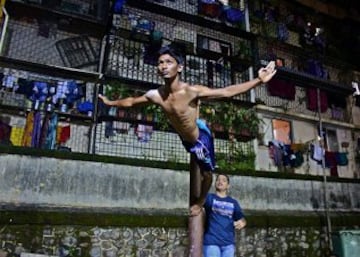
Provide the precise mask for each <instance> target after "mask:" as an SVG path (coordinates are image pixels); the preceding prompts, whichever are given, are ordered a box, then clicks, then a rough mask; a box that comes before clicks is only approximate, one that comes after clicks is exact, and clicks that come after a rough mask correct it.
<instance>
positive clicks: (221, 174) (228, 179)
mask: <svg viewBox="0 0 360 257" xmlns="http://www.w3.org/2000/svg"><path fill="white" fill-rule="evenodd" d="M219 176H224V177H226V179H227V181H228V184H230V177H229V176H228V175H226V174H224V173H218V174H217V175H216V179H217V178H218V177H219Z"/></svg>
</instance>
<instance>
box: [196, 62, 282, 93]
mask: <svg viewBox="0 0 360 257" xmlns="http://www.w3.org/2000/svg"><path fill="white" fill-rule="evenodd" d="M275 73H276V69H275V62H274V61H271V62H269V64H268V65H267V66H266V67H264V68H261V69H259V71H258V77H257V78H255V79H252V80H249V81H247V82H244V83H240V84H235V85H230V86H227V87H223V88H216V89H212V88H207V87H198V97H199V98H208V99H211V98H212V99H215V98H223V97H233V96H235V95H239V94H242V93H244V92H246V91H248V90H250V89H252V88H254V87H256V86H258V85H260V84H261V83H266V82H268V81H269V80H270V79H271V78H272V77H273V76H274V75H275Z"/></svg>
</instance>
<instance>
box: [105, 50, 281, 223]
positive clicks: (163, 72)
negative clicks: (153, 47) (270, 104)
mask: <svg viewBox="0 0 360 257" xmlns="http://www.w3.org/2000/svg"><path fill="white" fill-rule="evenodd" d="M183 68H184V60H183V58H182V56H181V54H180V53H178V52H177V51H176V50H175V49H174V48H172V47H170V46H164V47H162V48H161V49H160V51H159V58H158V66H157V69H158V74H159V76H161V77H162V78H163V79H164V82H165V84H164V85H162V86H160V87H159V88H158V89H152V90H149V91H148V92H146V93H145V94H144V95H142V96H138V97H127V98H124V99H118V100H113V101H111V100H109V99H107V98H106V97H105V96H103V95H99V98H100V99H101V100H103V102H104V103H105V104H106V105H109V106H118V107H123V108H124V107H133V106H136V105H146V104H157V105H159V106H160V107H161V108H162V109H163V111H164V113H165V115H166V117H167V118H168V119H169V122H170V124H171V125H172V127H173V128H174V129H175V130H176V132H177V133H178V134H179V136H180V138H181V140H182V142H183V145H184V147H185V148H186V150H187V151H188V152H190V153H191V154H193V155H194V157H195V159H196V161H197V164H198V165H199V167H200V170H201V174H202V184H201V193H200V196H199V198H198V199H197V201H196V203H195V204H194V205H192V206H191V207H190V215H192V216H195V215H199V214H200V213H201V210H202V206H203V204H204V202H205V199H206V195H207V193H208V191H209V189H210V187H211V183H212V171H214V169H215V160H214V143H213V138H212V135H211V132H210V130H209V129H208V128H207V127H206V124H205V123H204V122H202V121H201V120H199V119H198V113H199V112H198V109H199V106H200V100H201V99H216V98H230V97H233V96H235V95H238V94H241V93H244V92H246V91H248V90H250V89H252V88H254V87H256V86H258V85H260V84H261V83H265V82H268V81H269V80H270V79H271V78H272V77H273V76H274V75H275V73H276V70H275V63H274V62H270V63H269V64H268V65H267V66H266V67H265V68H260V69H259V71H258V77H257V78H255V79H252V80H250V81H247V82H244V83H241V84H235V85H230V86H227V87H224V88H216V89H215V88H214V89H213V88H208V87H206V86H203V85H190V84H188V83H186V82H183V81H181V80H180V73H181V72H182V70H183Z"/></svg>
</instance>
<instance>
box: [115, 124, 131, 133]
mask: <svg viewBox="0 0 360 257" xmlns="http://www.w3.org/2000/svg"><path fill="white" fill-rule="evenodd" d="M113 129H114V130H115V131H116V133H121V134H128V132H129V129H130V123H127V122H121V121H114V125H113Z"/></svg>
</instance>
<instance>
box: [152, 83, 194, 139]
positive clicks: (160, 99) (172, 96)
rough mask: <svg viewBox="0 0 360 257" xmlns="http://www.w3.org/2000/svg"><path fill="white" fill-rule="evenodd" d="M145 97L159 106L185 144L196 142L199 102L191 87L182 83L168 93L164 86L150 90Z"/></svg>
mask: <svg viewBox="0 0 360 257" xmlns="http://www.w3.org/2000/svg"><path fill="white" fill-rule="evenodd" d="M147 97H148V98H149V99H150V100H151V101H152V102H154V103H155V104H158V105H159V106H161V107H162V108H163V110H164V112H165V114H166V116H167V118H168V119H169V121H170V124H171V125H172V126H173V128H174V129H175V130H176V132H177V133H178V134H179V135H180V137H181V138H182V139H183V140H184V141H187V142H191V143H194V142H196V140H197V138H198V135H199V130H198V127H197V125H196V119H197V118H198V108H199V100H198V99H197V94H196V91H195V90H194V88H193V86H190V85H189V84H186V83H182V84H181V87H178V88H177V89H176V90H172V91H170V90H169V89H168V88H166V87H165V86H162V87H160V88H158V89H156V90H152V92H151V93H150V94H147Z"/></svg>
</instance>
